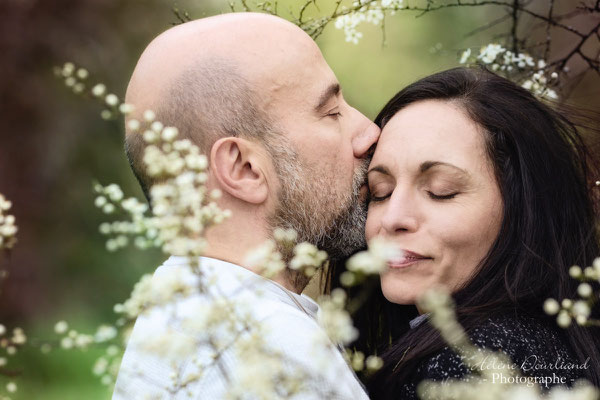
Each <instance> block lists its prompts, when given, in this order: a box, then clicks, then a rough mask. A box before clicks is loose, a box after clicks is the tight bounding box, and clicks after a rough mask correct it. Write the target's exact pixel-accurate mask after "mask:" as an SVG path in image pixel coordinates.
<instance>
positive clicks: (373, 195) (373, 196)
mask: <svg viewBox="0 0 600 400" xmlns="http://www.w3.org/2000/svg"><path fill="white" fill-rule="evenodd" d="M391 194H392V193H391V192H382V191H380V192H379V193H377V192H372V191H369V202H373V203H377V202H381V201H384V200H386V199H387V198H388V197H390V195H391Z"/></svg>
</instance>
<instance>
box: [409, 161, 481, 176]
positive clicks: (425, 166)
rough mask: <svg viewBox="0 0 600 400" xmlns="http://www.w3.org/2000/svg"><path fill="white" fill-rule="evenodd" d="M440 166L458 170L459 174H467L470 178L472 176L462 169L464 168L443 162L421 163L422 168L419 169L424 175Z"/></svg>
mask: <svg viewBox="0 0 600 400" xmlns="http://www.w3.org/2000/svg"><path fill="white" fill-rule="evenodd" d="M440 165H441V166H445V167H450V168H453V169H456V170H457V171H459V172H462V173H463V174H465V175H466V176H469V175H470V174H469V173H468V172H467V171H466V170H464V169H462V168H459V167H457V166H456V165H454V164H450V163H447V162H443V161H425V162H423V163H421V166H420V168H419V171H420V172H421V173H424V172H427V171H428V170H429V169H431V168H433V167H437V166H440Z"/></svg>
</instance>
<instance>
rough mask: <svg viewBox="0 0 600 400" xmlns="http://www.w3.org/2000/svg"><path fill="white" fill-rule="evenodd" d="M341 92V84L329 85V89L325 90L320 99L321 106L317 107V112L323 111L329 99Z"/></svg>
mask: <svg viewBox="0 0 600 400" xmlns="http://www.w3.org/2000/svg"><path fill="white" fill-rule="evenodd" d="M340 90H341V88H340V84H339V83H337V82H336V83H332V84H331V85H329V87H328V88H327V89H325V91H323V93H322V94H321V96H320V97H319V104H318V105H317V106H316V107H315V110H316V111H320V110H322V109H323V107H325V105H326V104H327V102H328V101H329V99H331V98H332V97H335V96H337V95H338V94H339V93H340Z"/></svg>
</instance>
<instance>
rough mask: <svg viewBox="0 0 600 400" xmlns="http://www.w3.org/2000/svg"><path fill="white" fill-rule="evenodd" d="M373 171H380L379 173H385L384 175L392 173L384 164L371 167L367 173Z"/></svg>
mask: <svg viewBox="0 0 600 400" xmlns="http://www.w3.org/2000/svg"><path fill="white" fill-rule="evenodd" d="M371 172H379V173H381V174H384V175H392V174H391V172H390V170H389V169H387V168H386V167H384V166H383V165H377V166H375V167H373V168H371V169H369V170H368V171H367V175H368V174H370V173H371Z"/></svg>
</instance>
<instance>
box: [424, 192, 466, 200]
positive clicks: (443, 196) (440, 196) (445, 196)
mask: <svg viewBox="0 0 600 400" xmlns="http://www.w3.org/2000/svg"><path fill="white" fill-rule="evenodd" d="M458 194H459V193H458V192H453V193H447V194H443V193H439V194H437V193H434V192H432V191H429V190H428V191H427V195H428V196H429V198H431V199H432V200H450V199H453V198H454V197H456V195H458Z"/></svg>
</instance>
